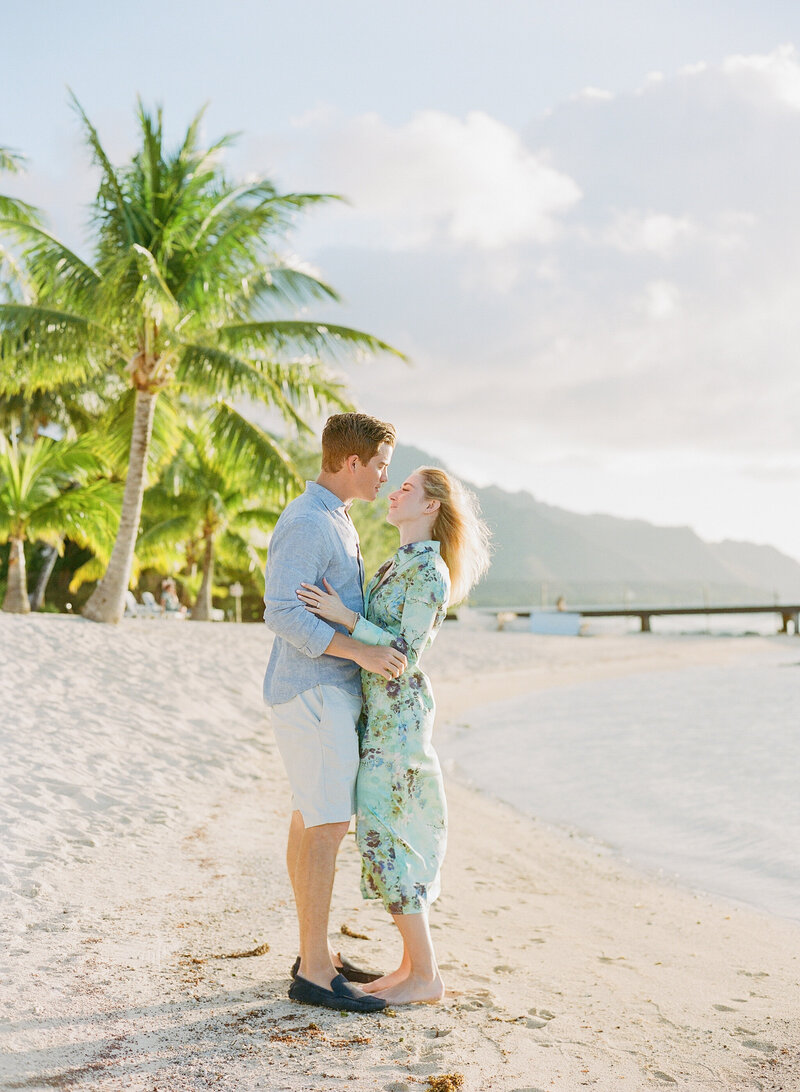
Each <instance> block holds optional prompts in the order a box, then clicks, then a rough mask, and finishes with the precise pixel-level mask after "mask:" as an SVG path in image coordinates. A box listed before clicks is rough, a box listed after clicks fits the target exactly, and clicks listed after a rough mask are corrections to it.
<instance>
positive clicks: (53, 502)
mask: <svg viewBox="0 0 800 1092" xmlns="http://www.w3.org/2000/svg"><path fill="white" fill-rule="evenodd" d="M100 470H101V467H100V464H99V463H98V460H97V457H96V456H95V455H94V454H93V453H92V451H91V450H90V448H89V446H88V444H87V442H86V441H85V440H78V441H74V442H70V441H56V440H52V439H49V438H48V437H44V436H43V437H40V438H39V439H38V440H36V441H35V443H33V444H31V445H20V444H19V443H18V441H17V440H16V438H15V437H13V436H12V438H11V439H10V440H8V439H6V437H5V436H4V435H2V434H0V542H8V543H10V553H9V559H8V580H7V583H6V594H5V599H4V601H3V607H2V609H3V610H5V611H10V612H12V613H14V614H26V613H27V612H28V611H29V610H30V604H29V600H28V588H27V575H26V569H25V543H26V541H32V540H34V539H38V540H39V541H41V542H46V543H48V544H49V545H51V546H53V547H54V548H55V549H56V550H57V551H58V552H59V553H61V552H62V550H63V547H64V539H65V538H70V539H72V540H73V541H74V542H76V543H77V544H78V545H79V546H85V547H88V548H89V549H91V550H93V551H95V552H97V551H100V552H102V551H103V550H106V551H107V550H109V549H110V544H111V542H112V541H113V538H114V531H115V529H116V526H117V522H118V519H119V503H120V499H121V489H120V487H119V486H118V485H116V484H115V483H113V482H110V481H108V480H107V479H105V478H99V477H96V475H97V474H98V472H99V471H100Z"/></svg>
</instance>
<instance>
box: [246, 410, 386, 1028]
mask: <svg viewBox="0 0 800 1092" xmlns="http://www.w3.org/2000/svg"><path fill="white" fill-rule="evenodd" d="M394 444H395V430H394V428H393V427H392V425H389V424H387V423H386V422H384V421H378V420H377V419H376V418H374V417H368V416H367V415H366V414H362V413H340V414H336V415H334V416H333V417H330V418H329V419H328V421H327V423H326V425H325V429H324V431H323V433H322V470H321V472H320V474H319V477H318V478H317V480H316V481H314V482H307V483H306V489H305V492H304V493H302V494H301V495H300V496H299V497H297V498H296V499H295V500H293V501H292V502H291V504H289V505H288V506H287V508H286V509H285V511H284V512H283V513H282V515H281V517H280V519H279V520H278V522H277V524H276V526H275V531H274V533H273V535H272V540H271V542H270V546H269V557H268V559H267V567H266V581H265V583H266V586H265V591H264V602H265V604H266V608H265V610H264V621H265V622H266V624H267V625H268V626H269V628H270V629H271V630H272V631H273V632H274V633H275V641H274V644H273V646H272V653H271V655H270V658H269V663H268V664H267V671H266V675H265V677H264V700H265V702H266V703H267V704H268V705H270V706H271V707H272V726H273V730H274V732H275V739H276V742H277V745H278V750H279V751H280V754H281V758H282V759H283V762H284V765H285V767H286V772H287V774H288V777H289V783H290V785H291V788H292V808H293V810H292V817H291V822H290V826H289V844H288V848H287V853H286V862H287V867H288V870H289V877H290V879H291V883H292V889H293V891H294V897H295V904H296V907H297V920H298V926H299V934H300V955H299V957H298V959H297V960H296V962H295V964H294V966H293V967H292V978H293V982H292V985H291V986H290V988H289V996H290V997H291V998H292V999H293V1000H295V1001H301V1002H304V1003H307V1004H315V1005H323V1006H325V1007H327V1008H334V1009H346V1010H350V1011H356V1012H372V1011H376V1010H378V1009H382V1008H385V1007H386V1002H385V1001H384V1000H382V999H381V998H378V997H372V996H370V995H368V994H366V993H364V992H363V991H362V990H360V989H359V988H358V987H357V986H354V985H353V984H352V983H353V982H354V981H360V982H369V981H370V980H373V979H376V978H378V975H377V974H370V973H369V972H364V971H359V970H358V969H357V968H355V967H353V966H352V965H351V964H349V963H347V962H346V961H344V960H341V959H340V958H338V957H337V956H336V955H335V954H334V953H332V952H331V951H330V949H329V947H328V917H329V913H330V901H331V892H332V890H333V875H334V868H335V864H336V855H337V852H338V850H339V846H340V844H341V841H342V839H343V838H344V836H345V834H346V833H347V829H348V827H349V825H350V819H351V817H352V815H353V813H354V811H355V781H356V773H357V771H358V762H359V755H358V736H357V731H356V724H357V721H358V718H359V714H360V712H361V679H360V676H359V668H362V669H363V670H364V671H365V672H367V673H374V674H375V675H376V677H377V676H380V677H381V678H383V679H385V680H387V681H388V680H394V679H397V678H398V677H399V676H400V675H401V674H402V673H403V671H404V670H405V667H406V657H405V655H404V654H403V653H402V652H399V651H397V649H394V648H386V647H382V646H377V645H376V646H373V645H366V644H363V643H362V642H360V641H356V640H354V639H353V638H352V637H351V636H349V635H348V633H347V630H346V628H345V627H344V626H342V625H337V624H335V623H334V624H333V625H330V624H328V623H327V622H325V621H323V620H322V619H321V618H317V617H314V615H313V614H310V613H309V612H308V611H307V610H306V609H305V607H304V606H303V604H302V603H301V602H300V601H299V599H298V598H297V589H298V588H299V587H300V583H301V581H303V580H311V581H313V582H315V583H317V584H320V585H321V584H322V582H323V580H326V579H327V580H329V581H330V582H331V584H332V585H333V586H335V587H336V588H338V589H339V591H340V593H341V598H342V602H343V603H344V604H346V606H347V608H348V610H349V611H351V612H354V613H355V612H357V613H361V611H362V610H363V607H364V567H363V563H362V560H361V552H360V549H359V542H358V533H357V532H356V529H355V527H354V525H353V522H352V520H351V519H350V515H349V512H348V509H349V506H350V502H351V501H352V500H354V499H356V498H358V499H360V500H366V501H374V500H375V498H376V497H377V495H378V491H379V490H380V488H381V486H382V485H383V483H384V482H385V481H386V479H387V470H388V467H389V462H390V460H391V457H392V452H393V451H394Z"/></svg>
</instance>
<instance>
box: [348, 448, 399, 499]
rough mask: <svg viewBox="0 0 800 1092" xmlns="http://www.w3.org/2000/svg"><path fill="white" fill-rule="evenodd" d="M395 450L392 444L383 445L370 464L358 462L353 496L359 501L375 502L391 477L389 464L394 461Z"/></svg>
mask: <svg viewBox="0 0 800 1092" xmlns="http://www.w3.org/2000/svg"><path fill="white" fill-rule="evenodd" d="M393 453H394V448H393V447H392V445H391V444H386V443H384V444H381V445H380V447H379V448H378V450H377V452H376V453H375V455H373V456H372V458H371V459H370V461H369V462H368V463H362V462H361V460H360V459H358V460H357V462H356V465H355V470H354V472H353V473H354V482H353V484H354V492H353V496H354V497H356V498H357V499H358V500H366V501H374V500H375V498H376V497H377V495H378V491H379V490H380V487H381V486H382V485H383V483H384V482H385V481H386V480H387V479H388V477H389V473H388V471H389V463H390V462H391V461H392V454H393Z"/></svg>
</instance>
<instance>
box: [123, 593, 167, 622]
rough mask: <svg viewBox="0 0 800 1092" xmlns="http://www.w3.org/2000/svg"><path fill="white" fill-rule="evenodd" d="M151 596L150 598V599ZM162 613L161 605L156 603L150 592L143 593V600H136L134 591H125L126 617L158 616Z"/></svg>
mask: <svg viewBox="0 0 800 1092" xmlns="http://www.w3.org/2000/svg"><path fill="white" fill-rule="evenodd" d="M148 597H149V599H148ZM160 614H161V607H159V605H158V603H156V601H155V599H154V598H153V596H152V594H151V593H150V592H143V593H142V602H141V603H139V602H137V600H136V596H135V595H134V594H133V592H132V591H130V590H128V591H126V592H125V617H126V618H157V617H159V616H160Z"/></svg>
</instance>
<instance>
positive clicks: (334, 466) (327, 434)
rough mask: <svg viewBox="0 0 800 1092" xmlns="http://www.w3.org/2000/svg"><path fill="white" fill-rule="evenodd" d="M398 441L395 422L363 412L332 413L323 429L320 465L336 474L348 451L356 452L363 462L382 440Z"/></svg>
mask: <svg viewBox="0 0 800 1092" xmlns="http://www.w3.org/2000/svg"><path fill="white" fill-rule="evenodd" d="M396 442H397V433H396V432H395V430H394V425H390V424H389V423H388V422H387V421H379V420H378V418H377V417H370V416H369V415H368V414H366V413H335V414H334V415H333V417H329V418H328V420H327V421H326V423H325V428H324V429H323V431H322V469H323V470H324V471H326V473H328V474H335V473H336V471H337V470H341V469H342V464H343V463H344V461H345V459H346V458H347V456H348V455H358V457H359V459H360V460H361V462H362V464H364V465H365V466H366V464H367V463H368V462H369V461H370V459H373V458H374V457H375V456H376V455H377V453H378V448H379V447H380V445H381V444H391V446H392V447H394V445H395V443H396Z"/></svg>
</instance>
